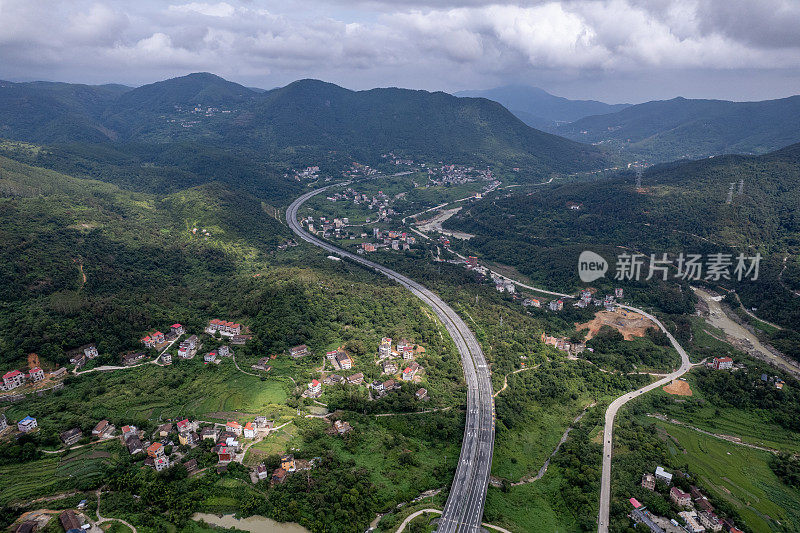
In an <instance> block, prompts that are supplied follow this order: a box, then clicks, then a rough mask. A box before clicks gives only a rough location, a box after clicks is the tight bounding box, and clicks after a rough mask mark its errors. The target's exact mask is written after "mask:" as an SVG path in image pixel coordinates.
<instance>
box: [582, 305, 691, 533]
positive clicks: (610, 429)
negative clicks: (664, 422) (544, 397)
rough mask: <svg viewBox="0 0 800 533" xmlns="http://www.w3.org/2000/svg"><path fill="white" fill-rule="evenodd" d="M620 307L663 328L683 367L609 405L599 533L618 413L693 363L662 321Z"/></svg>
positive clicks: (604, 524)
mask: <svg viewBox="0 0 800 533" xmlns="http://www.w3.org/2000/svg"><path fill="white" fill-rule="evenodd" d="M620 307H622V308H623V309H628V310H630V311H634V312H636V313H639V314H642V315H644V316H646V317H647V318H649V319H650V320H652V321H653V322H654V323H655V324H656V325H658V327H659V328H661V331H663V332H664V333H666V334H667V337H668V338H669V342H671V343H672V346H673V347H674V348H675V349H676V350H677V351H678V353H679V354H680V356H681V366H680V368H679V369H678V370H676V371H675V372H673V373H672V374H668V375H667V376H666V377H664V378H662V379H659V380H658V381H655V382H653V383H651V384H649V385H646V386H644V387H642V388H641V389H638V390H635V391H633V392H629V393H627V394H623V395H622V396H620V397H619V398H617V399H616V400H614V401H613V402H611V405H609V406H608V409H607V410H606V422H605V424H606V425H605V428H604V429H603V473H602V476H601V478H600V512H599V514H598V517H597V531H598V533H608V514H609V506H610V504H611V449H612V445H611V444H612V441H613V438H614V418H615V417H616V416H617V411H619V408H620V407H622V406H623V405H625V404H626V403H628V402H629V401H630V400H632V399H633V398H636V397H637V396H639V395H640V394H644V393H645V392H648V391H651V390H653V389H655V388H657V387H661V386H662V385H666V384H667V383H670V382H671V381H672V380H673V379H677V378H679V377H681V376H682V375H684V374H685V373H686V372H688V371H689V369H690V368H692V363H691V361H689V355H688V354H687V353H686V350H684V349H683V348H682V347H681V345H680V344H678V341H676V340H675V337H673V336H672V334H671V333H670V332H669V331H667V330H666V328H664V324H662V323H661V321H659V320H658V319H657V318H656V317H654V316H653V315H651V314H649V313H645V312H644V311H642V310H641V309H637V308H635V307H630V306H627V305H620Z"/></svg>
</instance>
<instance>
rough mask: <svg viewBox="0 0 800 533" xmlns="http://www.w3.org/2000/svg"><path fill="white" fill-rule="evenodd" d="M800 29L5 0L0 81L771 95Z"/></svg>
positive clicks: (793, 70)
mask: <svg viewBox="0 0 800 533" xmlns="http://www.w3.org/2000/svg"><path fill="white" fill-rule="evenodd" d="M798 27H800V1H798V0H561V1H542V0H519V1H516V2H503V1H499V2H497V3H490V2H482V1H480V0H328V1H323V0H303V1H301V0H280V1H270V0H225V1H222V2H214V1H209V2H185V1H182V0H171V1H170V0H161V1H159V0H136V1H130V2H120V1H106V2H93V1H85V0H71V1H69V2H66V1H65V2H57V1H43V0H0V79H7V80H14V81H28V80H39V79H44V80H57V81H70V82H85V83H107V82H118V83H125V84H128V85H141V84H144V83H149V82H152V81H156V80H159V79H164V78H168V77H174V76H179V75H182V74H187V73H189V72H196V71H208V72H213V73H215V74H219V75H221V76H223V77H225V78H227V79H230V80H232V81H236V82H239V83H243V84H245V85H249V86H258V87H264V88H271V87H274V86H278V85H284V84H286V83H288V82H290V81H292V80H295V79H299V78H319V79H323V80H326V81H331V82H334V83H337V84H340V85H343V86H345V87H348V88H352V89H363V88H370V87H376V86H384V87H385V86H400V87H409V88H420V89H428V90H444V91H457V90H461V89H482V88H489V87H494V86H498V85H507V84H530V85H535V86H539V87H542V88H544V89H546V90H549V91H551V92H554V93H556V94H559V95H563V96H567V97H572V98H596V99H601V100H605V101H608V102H622V101H628V102H641V101H645V100H650V99H657V98H672V97H674V96H678V95H681V96H686V97H716V98H728V99H736V100H748V99H765V98H777V97H783V96H789V95H792V94H798V93H800V30H798Z"/></svg>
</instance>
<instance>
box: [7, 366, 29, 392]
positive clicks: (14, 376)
mask: <svg viewBox="0 0 800 533" xmlns="http://www.w3.org/2000/svg"><path fill="white" fill-rule="evenodd" d="M24 383H25V374H23V373H22V372H20V371H19V370H12V371H11V372H6V373H5V374H4V375H3V387H5V389H6V390H11V389H16V388H17V387H19V386H21V385H22V384H24Z"/></svg>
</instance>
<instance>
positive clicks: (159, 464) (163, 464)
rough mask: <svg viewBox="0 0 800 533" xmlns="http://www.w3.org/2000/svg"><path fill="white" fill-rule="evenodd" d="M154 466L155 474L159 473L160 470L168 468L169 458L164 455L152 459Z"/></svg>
mask: <svg viewBox="0 0 800 533" xmlns="http://www.w3.org/2000/svg"><path fill="white" fill-rule="evenodd" d="M154 466H155V468H156V471H157V472H161V471H162V470H165V469H167V468H169V457H167V456H166V455H162V456H160V457H156V458H155V459H154Z"/></svg>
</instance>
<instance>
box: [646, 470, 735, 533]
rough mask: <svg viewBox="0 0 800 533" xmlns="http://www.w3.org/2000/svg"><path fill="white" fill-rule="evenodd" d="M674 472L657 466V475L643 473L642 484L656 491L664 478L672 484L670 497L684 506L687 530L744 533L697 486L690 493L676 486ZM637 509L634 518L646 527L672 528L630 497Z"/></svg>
mask: <svg viewBox="0 0 800 533" xmlns="http://www.w3.org/2000/svg"><path fill="white" fill-rule="evenodd" d="M672 478H673V475H672V474H671V473H670V472H668V471H666V470H665V469H664V468H663V467H661V466H659V467H657V468H656V470H655V472H654V473H653V474H651V473H649V472H647V473H645V474H644V475H643V476H642V482H641V485H642V487H643V488H645V489H647V490H650V491H655V490H656V482H657V481H661V482H663V483H665V484H666V485H667V486H669V487H670V489H669V499H670V501H671V502H672V503H673V504H675V506H676V507H678V508H680V509H682V510H681V511H680V512H679V513H678V516H679V517H680V518H681V520H682V521H683V524H684V525H683V530H685V531H687V532H688V533H704V532H706V531H722V530H723V529H724V530H725V531H727V532H728V533H741V530H739V529H737V528H736V526H735V524H734V523H733V521H731V520H730V519H725V520H723V519H720V518H719V517H718V516H717V515H716V514H715V512H714V506H713V505H712V504H711V502H709V501H708V498H707V497H706V496H705V495H703V493H702V492H701V491H700V489H698V488H697V487H695V486H691V487H690V492H688V493H687V492H684V491H683V490H681V489H680V488H679V487H677V486H674V485H672ZM630 502H631V504H632V505H633V507H634V509H633V511H632V512H631V515H630V516H631V518H632V519H633V520H634V521H635V522H637V523H639V524H643V525H644V526H646V527H648V528H649V529H650V530H651V531H652V532H653V533H664V531H665V529H666V528H668V527H669V525H668V524H667V523H666V519H664V518H661V517H657V516H654V515H652V514H651V513H650V512H649V511H647V509H646V508H645V507H643V506H642V505H641V504H640V503H639V502H638V501H637V500H636V499H635V498H631V499H630ZM670 522H671V524H672V525H673V526H675V527H677V526H678V524H677V522H676V521H675V520H672V521H670Z"/></svg>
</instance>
